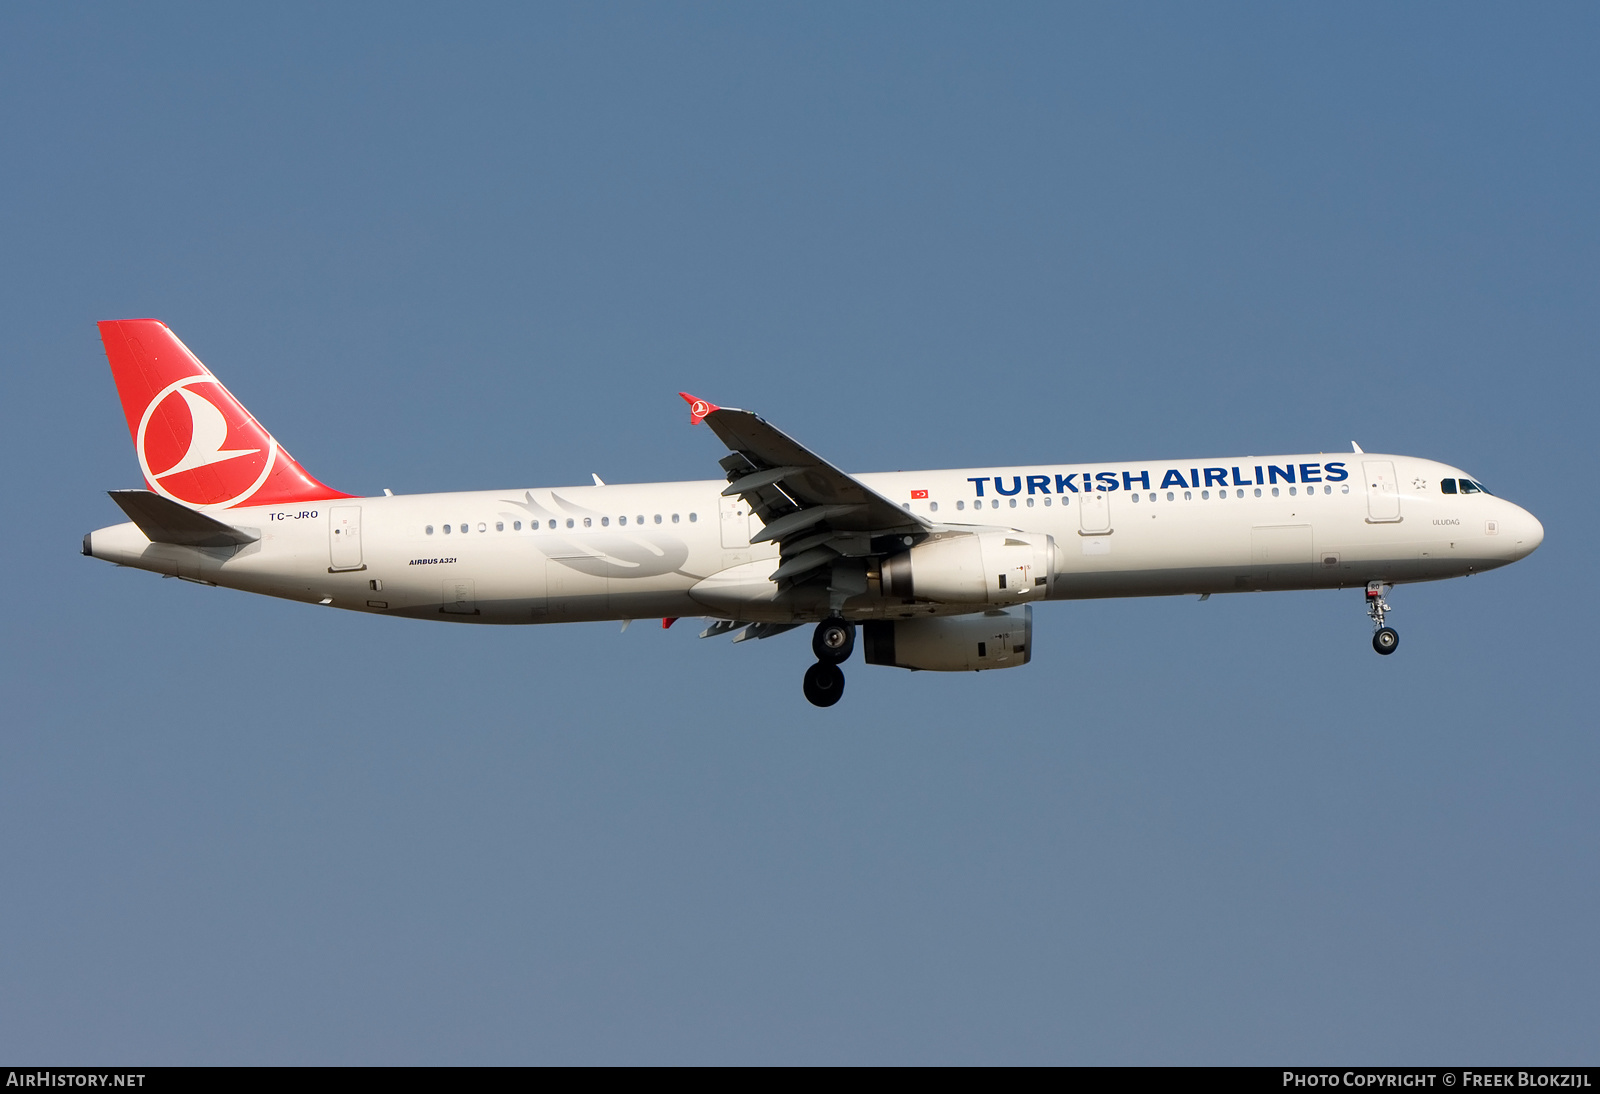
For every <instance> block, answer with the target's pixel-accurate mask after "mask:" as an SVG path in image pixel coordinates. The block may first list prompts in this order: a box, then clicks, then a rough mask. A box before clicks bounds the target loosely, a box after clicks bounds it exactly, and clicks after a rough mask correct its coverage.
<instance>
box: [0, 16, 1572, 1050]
mask: <svg viewBox="0 0 1600 1094" xmlns="http://www.w3.org/2000/svg"><path fill="white" fill-rule="evenodd" d="M1597 44H1600V17H1597V15H1596V12H1595V9H1594V8H1593V7H1592V6H1586V5H1576V4H1572V5H1560V4H1548V5H1538V6H1535V7H1528V6H1521V7H1514V6H1509V5H1505V6H1483V5H1462V4H1455V5H1443V4H1433V5H1420V4H1415V5H1380V4H1372V5H1299V6H1290V7H1285V6H1280V5H1205V6H1192V5H1122V6H1109V5H1093V6H1086V7H1077V6H1069V5H1058V4H1051V5H1020V4H1019V5H1011V6H1007V7H1004V8H1000V9H992V8H986V7H981V6H977V5H971V6H961V5H931V4H917V5H908V4H899V5H897V4H880V5H872V6H861V5H825V4H810V5H791V6H776V5H745V6H736V5H601V4H591V5H571V6H550V5H542V6H541V5H508V6H492V5H488V6H486V5H451V6H449V7H444V6H439V7H423V6H405V5H394V4H382V5H365V6H363V5H355V4H351V5H341V6H338V7H336V8H333V9H331V10H330V9H327V8H325V7H319V6H299V5H277V6H274V7H273V8H272V10H270V11H261V12H251V11H244V10H242V9H238V8H218V7H216V6H212V5H197V6H174V5H145V6H139V7H127V6H103V5H77V6H61V5H24V4H15V5H8V6H7V7H5V9H4V10H3V11H0V104H3V105H4V110H3V111H0V140H3V142H4V143H3V147H4V149H5V152H6V155H5V170H4V172H3V173H0V199H3V200H0V254H3V255H4V258H5V261H4V262H3V263H0V285H3V290H4V291H3V292H0V314H4V316H5V318H6V326H7V329H8V330H9V331H10V332H11V335H10V342H9V344H10V345H11V347H12V348H11V349H10V350H9V351H8V352H7V354H6V358H5V367H4V368H3V369H0V384H3V389H0V421H3V424H4V430H3V436H4V438H5V442H4V443H5V445H6V453H7V456H8V459H7V463H8V465H9V466H11V467H12V468H13V473H12V478H11V485H10V486H8V487H7V489H6V493H5V497H6V500H7V503H8V504H7V510H8V513H9V515H10V518H11V534H10V535H8V536H6V537H4V538H3V539H0V557H3V559H4V562H5V564H6V566H7V569H8V572H10V573H11V574H12V576H13V579H14V580H13V597H12V603H11V607H10V610H9V611H7V612H6V614H5V621H4V623H3V624H0V640H3V643H4V646H3V651H4V659H3V662H0V664H3V667H0V696H3V698H4V702H5V705H6V708H7V711H8V713H7V716H6V717H5V718H4V719H0V726H3V729H0V877H4V878H5V879H6V883H5V886H4V891H5V896H4V899H0V939H3V940H4V941H3V943H0V1057H5V1058H8V1059H11V1060H27V1061H30V1062H51V1063H69V1062H71V1063H114V1062H123V1061H139V1062H149V1063H208V1062H238V1063H246V1062H262V1063H380V1062H390V1063H461V1062H491V1063H518V1062H540V1063H545V1062H548V1063H564V1062H639V1063H644V1062H667V1063H678V1062H683V1063H690V1062H693V1063H707V1062H730V1063H736V1062H758V1063H824V1062H845V1063H851V1062H854V1063H910V1062H929V1063H985V1062H990V1063H992V1062H1029V1063H1049V1062H1059V1063H1140V1062H1148V1063H1286V1062H1299V1063H1324V1062H1344V1061H1350V1062H1364V1063H1439V1064H1449V1063H1457V1064H1467V1063H1477V1064H1488V1063H1504V1064H1515V1063H1572V1062H1593V1061H1594V1060H1595V1058H1596V1055H1597V1048H1600V1034H1597V1030H1600V1014H1597V1005H1596V1000H1595V993H1594V983H1595V980H1596V977H1597V974H1600V943H1597V942H1596V935H1595V931H1594V924H1595V922H1597V921H1600V864H1597V855H1596V848H1597V846H1600V808H1597V806H1596V803H1595V795H1594V791H1593V788H1594V785H1595V776H1596V767H1597V762H1600V747H1597V744H1596V734H1595V715H1594V711H1595V702H1596V680H1595V672H1594V660H1595V653H1596V641H1595V638H1594V637H1593V634H1594V630H1593V619H1594V616H1595V611H1596V607H1597V605H1596V596H1595V594H1596V585H1595V578H1594V571H1593V567H1592V565H1590V563H1589V561H1588V551H1587V549H1588V546H1589V545H1591V544H1593V543H1594V542H1595V541H1596V538H1597V535H1596V533H1597V528H1596V518H1595V507H1594V505H1593V503H1592V498H1591V495H1590V494H1589V490H1590V489H1591V486H1590V485H1589V484H1592V481H1593V480H1594V478H1595V477H1596V467H1595V458H1594V439H1593V438H1594V429H1593V421H1594V408H1595V406H1596V395H1597V391H1596V380H1595V372H1594V368H1593V358H1594V352H1595V346H1596V344H1597V337H1596V336H1597V334H1600V329H1597V327H1600V309H1597V307H1596V302H1597V299H1600V294H1597V289H1600V277H1597V274H1600V263H1597V255H1600V251H1597V243H1600V239H1597V214H1596V209H1595V202H1594V194H1595V193H1596V192H1597V190H1600V154H1597V144H1596V140H1595V133H1596V121H1597V118H1596V114H1597V111H1600V86H1597V84H1600V76H1597V74H1596V68H1595V66H1594V64H1593V61H1592V59H1593V56H1594V53H1595V49H1596V46H1597ZM137 316H153V317H156V318H160V319H163V320H165V321H166V322H167V323H168V324H170V325H171V326H172V327H173V328H174V329H175V330H176V331H177V332H178V334H179V335H180V336H181V337H182V338H183V339H184V340H185V341H186V342H187V343H188V344H189V345H190V347H191V348H193V349H194V350H195V351H196V352H197V353H198V354H199V355H200V356H201V357H202V359H204V360H205V361H206V362H207V364H209V365H210V366H211V367H212V368H213V370H215V371H216V372H217V373H218V374H219V375H220V376H221V377H222V379H223V380H224V381H225V382H226V383H227V384H228V385H229V387H230V388H231V389H232V390H233V391H234V393H235V394H236V395H238V396H239V397H240V398H241V399H242V400H243V401H244V402H245V403H246V404H247V405H248V406H249V407H250V408H251V409H252V410H253V411H254V412H255V413H256V414H257V416H258V417H260V418H261V419H262V420H263V421H264V422H265V423H266V424H267V426H268V427H269V428H270V429H272V430H273V432H274V433H276V435H277V436H278V437H279V439H280V440H281V441H283V442H284V443H285V444H286V445H287V446H288V447H289V448H290V450H291V451H293V452H294V454H295V455H296V457H298V458H299V459H300V460H301V462H302V463H304V464H305V465H306V466H307V467H308V468H309V469H310V470H311V471H312V472H313V473H314V474H316V475H317V476H319V477H320V478H322V479H323V480H324V481H326V482H328V483H330V484H331V485H334V486H336V487H338V488H341V489H345V490H349V491H352V492H356V493H376V492H378V491H380V490H381V489H383V488H385V487H389V488H393V489H394V490H396V491H399V492H413V491H431V490H450V489H474V488H493V487H504V486H522V485H526V486H531V485H563V484H570V483H582V482H587V481H588V479H589V475H590V473H591V472H598V473H599V474H600V475H601V476H602V477H603V478H605V479H606V480H607V481H616V482H625V481H652V480H657V479H673V478H702V477H712V476H714V475H715V474H716V462H715V461H716V459H717V458H718V457H719V456H720V455H721V451H720V449H719V448H718V446H717V445H716V443H715V441H714V439H713V438H712V437H711V436H710V435H709V434H708V433H707V432H706V431H705V430H692V429H691V428H690V427H689V425H688V423H687V415H686V413H685V411H684V408H683V405H682V404H681V403H680V402H679V401H678V400H677V397H676V395H675V392H677V391H679V390H680V389H686V390H690V391H694V392H696V393H698V394H701V395H704V396H706V397H707V398H711V399H714V400H715V401H717V402H719V403H722V404H724V405H733V406H744V407H748V408H751V409H754V410H757V411H759V412H760V413H761V414H763V415H764V416H765V417H767V418H769V419H770V420H772V421H773V422H775V423H776V424H778V425H779V426H780V427H781V428H784V429H785V430H787V431H789V432H791V433H793V434H794V435H795V436H797V437H799V438H801V439H802V440H804V441H805V442H806V443H808V444H809V445H811V446H813V447H814V448H816V449H817V450H819V451H820V452H822V453H824V454H826V455H827V456H828V457H829V458H830V459H832V460H833V461H835V462H837V463H839V464H841V465H843V466H845V467H848V468H852V469H857V470H862V471H868V470H892V469H897V468H916V467H965V466H988V465H994V464H1006V463H1025V462H1035V461H1037V462H1058V461H1059V462H1066V461H1078V460H1101V459H1104V460H1120V459H1148V460H1160V459H1164V458H1179V457H1185V456H1191V455H1193V456H1205V455H1218V456H1220V455H1227V454H1245V453H1264V452H1298V451H1319V450H1326V451H1340V450H1348V445H1349V442H1350V441H1351V440H1352V439H1354V440H1357V441H1359V442H1360V443H1361V444H1362V445H1363V447H1365V448H1367V449H1368V450H1371V451H1394V452H1403V453H1409V454H1414V455H1419V456H1426V457H1431V458H1436V459H1441V460H1445V461H1447V462H1451V463H1455V464H1458V465H1460V466H1462V467H1464V468H1466V469H1467V470H1468V471H1469V472H1471V473H1472V474H1474V475H1476V476H1477V477H1479V478H1480V479H1482V480H1483V481H1484V482H1486V483H1488V484H1489V485H1490V487H1491V488H1492V489H1495V490H1496V491H1497V492H1499V493H1501V494H1502V495H1504V496H1506V497H1509V498H1511V499H1512V500H1515V501H1517V502H1518V503H1519V504H1522V505H1524V506H1526V507H1527V508H1528V509H1530V510H1531V511H1532V512H1534V513H1535V514H1536V515H1537V516H1538V517H1539V518H1540V519H1541V520H1542V521H1543V522H1544V525H1545V528H1546V532H1547V536H1546V540H1545V543H1544V546H1543V547H1542V548H1541V549H1540V550H1539V551H1538V552H1537V553H1536V554H1535V555H1534V556H1532V557H1531V558H1530V559H1528V560H1526V561H1524V562H1522V563H1519V564H1517V565H1516V566H1514V567H1512V568H1510V569H1507V570H1503V571H1499V572H1496V573H1492V574H1488V575H1483V576H1480V577H1475V578H1471V579H1466V580H1458V581H1452V582H1445V583H1440V584H1434V585H1425V586H1417V587H1404V588H1401V589H1399V590H1397V592H1396V593H1395V595H1394V596H1393V597H1392V598H1391V602H1392V603H1393V604H1394V605H1395V608H1396V609H1397V610H1396V611H1395V613H1394V615H1393V616H1392V617H1391V619H1392V622H1393V623H1394V625H1395V626H1396V627H1397V628H1398V629H1399V630H1400V631H1401V633H1402V635H1403V636H1404V641H1403V645H1402V648H1401V650H1400V651H1399V652H1398V653H1397V654H1396V655H1395V656H1394V657H1392V658H1384V659H1380V658H1378V657H1376V656H1375V655H1374V654H1373V653H1372V651H1371V648H1370V647H1369V645H1368V636H1369V633H1370V627H1369V624H1368V623H1367V621H1366V619H1365V617H1364V615H1363V613H1362V607H1361V604H1360V596H1359V594H1356V593H1349V592H1346V593H1332V592H1322V593H1283V594H1274V595H1260V594H1256V595H1241V596H1231V597H1214V598H1212V599H1211V600H1209V601H1207V602H1206V603H1204V604H1200V603H1197V602H1196V601H1195V600H1194V599H1193V598H1180V599H1171V600H1150V601H1113V602H1106V603H1082V604H1052V605H1047V606H1045V607H1043V608H1041V609H1040V610H1039V612H1038V615H1037V623H1036V631H1037V633H1036V636H1035V654H1034V658H1033V662H1032V664H1031V665H1029V666H1028V667H1026V668H1024V669H1020V670H1017V671H1012V672H1003V673H986V674H983V675H961V674H957V675H949V676H945V675H941V674H932V673H920V674H915V675H913V674H908V673H902V672H897V671H893V670H888V669H874V668H868V667H866V666H863V665H861V664H860V663H859V662H856V663H855V664H854V665H853V667H852V668H851V669H850V671H849V680H850V685H849V693H848V695H847V696H846V698H845V700H844V702H843V703H842V704H841V705H840V706H839V707H836V708H833V709H832V710H829V711H818V710H815V709H813V708H811V707H809V706H807V705H806V704H805V703H804V702H803V701H802V699H801V696H800V688H799V677H800V672H801V671H802V669H803V668H804V666H805V665H806V664H807V663H808V661H809V658H808V656H807V651H806V649H805V642H804V639H803V637H802V636H801V635H799V634H796V635H791V636H786V637H784V638H778V639H774V640H772V641H768V642H761V643H745V644H743V645H741V646H739V647H737V648H730V647H729V646H728V645H727V644H726V642H725V641H724V642H722V643H718V642H715V641H710V640H708V641H705V642H701V641H698V640H697V639H696V638H695V637H694V632H695V629H694V628H690V627H679V628H676V629H674V630H672V631H670V632H666V633H663V632H662V631H661V630H660V629H659V628H655V627H652V626H645V625H643V624H639V625H635V626H634V627H632V628H631V629H629V630H628V631H627V632H626V633H618V628H617V626H616V625H615V624H594V625H575V626H566V627H548V628H533V627H530V628H518V629H503V628H472V627H453V626H442V625H441V626H432V625H424V624H418V623H412V622H407V621H400V620H386V619H373V618H366V617H356V616H349V615H344V614H341V613H337V612H327V611H320V610H317V609H314V608H309V607H305V606H301V605H295V604H288V603H283V602H278V601H273V600H268V599H265V598H255V597H250V596H247V595H244V594H239V593H233V592H228V591H224V590H215V589H204V588H199V587H196V586H192V585H187V584H183V583H179V582H173V581H161V580H159V579H157V578H156V577H154V576H153V575H149V574H144V573H135V572H127V571H121V570H117V569H114V568H112V567H110V566H106V565H104V564H102V563H97V562H95V561H93V560H89V559H84V558H82V557H80V556H79V555H78V541H79V538H80V537H81V536H82V534H83V533H84V532H86V531H88V530H90V529H92V528H95V527H99V526H103V525H106V524H110V523H115V522H117V521H119V520H120V519H121V517H120V514H119V513H118V512H117V511H116V510H115V508H114V507H113V506H112V504H111V502H110V501H109V500H108V499H107V498H106V497H105V496H104V493H103V491H105V490H107V489H112V488H118V487H127V486H134V485H137V484H138V471H137V464H136V463H135V461H134V458H133V454H132V451H131V447H130V445H129V442H128V438H127V433H126V430H125V427H124V425H123V422H122V417H121V413H120V409H119V407H118V404H117V402H116V397H115V392H114V389H113V387H112V384H111V381H110V376H109V373H108V370H107V368H106V364H105V360H104V357H103V354H102V353H101V350H100V346H99V342H98V339H97V336H96V333H95V329H94V322H95V320H97V319H105V318H127V317H137Z"/></svg>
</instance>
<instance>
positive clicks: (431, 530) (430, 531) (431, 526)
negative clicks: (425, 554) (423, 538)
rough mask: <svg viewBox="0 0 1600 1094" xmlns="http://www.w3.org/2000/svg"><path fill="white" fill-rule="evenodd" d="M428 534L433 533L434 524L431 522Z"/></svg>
mask: <svg viewBox="0 0 1600 1094" xmlns="http://www.w3.org/2000/svg"><path fill="white" fill-rule="evenodd" d="M428 534H429V535H430V536H431V535H433V525H431V524H430V525H428Z"/></svg>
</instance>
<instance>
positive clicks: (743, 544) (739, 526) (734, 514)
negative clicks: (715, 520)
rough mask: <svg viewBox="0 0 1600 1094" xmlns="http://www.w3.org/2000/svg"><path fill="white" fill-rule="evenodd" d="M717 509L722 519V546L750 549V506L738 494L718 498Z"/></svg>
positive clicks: (731, 548) (735, 549) (743, 549)
mask: <svg viewBox="0 0 1600 1094" xmlns="http://www.w3.org/2000/svg"><path fill="white" fill-rule="evenodd" d="M717 510H718V513H719V514H720V516H721V519H722V546H723V547H725V548H727V549H728V550H730V551H748V550H749V549H750V536H751V534H752V530H751V528H750V522H751V520H752V519H754V518H752V516H751V514H750V506H749V505H748V504H746V503H745V500H744V499H743V498H741V497H739V496H738V495H735V496H733V497H731V498H718V499H717Z"/></svg>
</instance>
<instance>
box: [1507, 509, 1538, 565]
mask: <svg viewBox="0 0 1600 1094" xmlns="http://www.w3.org/2000/svg"><path fill="white" fill-rule="evenodd" d="M1511 533H1512V535H1513V536H1514V537H1515V540H1514V546H1513V548H1512V558H1527V557H1528V556H1529V555H1531V554H1533V552H1534V550H1535V549H1536V548H1537V547H1538V546H1539V544H1541V543H1543V542H1544V525H1542V524H1540V523H1539V518H1538V517H1536V516H1534V515H1533V514H1532V513H1530V512H1528V511H1527V510H1526V509H1518V510H1517V515H1516V517H1515V519H1513V520H1512V521H1511Z"/></svg>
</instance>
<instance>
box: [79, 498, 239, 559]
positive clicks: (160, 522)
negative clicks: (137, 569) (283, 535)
mask: <svg viewBox="0 0 1600 1094" xmlns="http://www.w3.org/2000/svg"><path fill="white" fill-rule="evenodd" d="M107 493H109V494H110V495H111V500H112V501H114V502H116V503H117V504H118V505H119V506H121V507H122V511H123V512H124V513H126V514H128V519H129V520H131V521H133V523H135V524H137V525H138V526H139V531H141V532H143V533H144V534H145V538H147V539H148V540H149V541H150V542H151V543H175V544H177V545H179V546H180V547H238V546H241V545H243V544H246V543H254V542H255V541H256V540H258V539H260V538H261V534H260V533H259V532H247V531H245V530H244V529H243V528H235V527H234V526H233V525H231V524H224V523H222V522H221V521H220V520H217V519H215V518H214V517H208V516H206V515H205V514H204V513H200V512H196V511H195V510H193V509H190V508H189V507H188V506H187V505H183V504H181V503H179V502H175V501H173V500H172V499H171V498H164V497H162V496H161V495H160V494H156V493H152V492H151V491H149V490H110V491H107Z"/></svg>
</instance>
